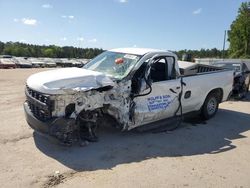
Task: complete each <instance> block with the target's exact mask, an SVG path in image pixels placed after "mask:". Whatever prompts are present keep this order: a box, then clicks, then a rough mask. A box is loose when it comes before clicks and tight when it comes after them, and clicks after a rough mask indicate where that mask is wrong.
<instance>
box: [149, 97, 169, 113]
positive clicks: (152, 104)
mask: <svg viewBox="0 0 250 188" xmlns="http://www.w3.org/2000/svg"><path fill="white" fill-rule="evenodd" d="M147 100H148V101H147V102H148V104H147V105H148V110H149V111H150V112H151V111H154V110H165V109H167V107H168V106H169V105H170V104H171V103H172V102H173V100H171V96H170V95H160V96H155V97H150V98H148V99H147Z"/></svg>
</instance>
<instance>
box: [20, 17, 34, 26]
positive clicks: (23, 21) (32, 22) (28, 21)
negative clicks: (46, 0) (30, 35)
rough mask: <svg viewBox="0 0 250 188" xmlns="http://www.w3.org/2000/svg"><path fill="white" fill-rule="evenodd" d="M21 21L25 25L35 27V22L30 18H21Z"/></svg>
mask: <svg viewBox="0 0 250 188" xmlns="http://www.w3.org/2000/svg"><path fill="white" fill-rule="evenodd" d="M21 21H22V23H23V24H25V25H36V24H37V20H36V19H32V18H22V19H21Z"/></svg>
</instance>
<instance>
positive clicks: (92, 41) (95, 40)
mask: <svg viewBox="0 0 250 188" xmlns="http://www.w3.org/2000/svg"><path fill="white" fill-rule="evenodd" d="M88 42H90V43H96V42H97V39H96V38H93V39H90V40H88Z"/></svg>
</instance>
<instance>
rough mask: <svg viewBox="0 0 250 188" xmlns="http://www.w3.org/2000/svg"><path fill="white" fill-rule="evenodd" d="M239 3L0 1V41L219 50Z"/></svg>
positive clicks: (188, 0) (195, 0)
mask: <svg viewBox="0 0 250 188" xmlns="http://www.w3.org/2000/svg"><path fill="white" fill-rule="evenodd" d="M242 2H244V1H242V0H182V1H181V0H0V41H4V42H6V41H20V42H25V43H32V44H46V45H47V44H56V45H60V46H65V45H70V46H77V47H98V48H104V49H110V48H117V47H135V46H136V47H149V48H159V49H168V50H180V49H200V48H214V47H216V48H218V49H221V48H222V46H223V35H224V31H225V30H227V29H229V28H230V24H231V23H232V21H233V20H234V19H235V17H236V15H237V11H238V8H239V6H240V4H241V3H242ZM227 45H228V44H227Z"/></svg>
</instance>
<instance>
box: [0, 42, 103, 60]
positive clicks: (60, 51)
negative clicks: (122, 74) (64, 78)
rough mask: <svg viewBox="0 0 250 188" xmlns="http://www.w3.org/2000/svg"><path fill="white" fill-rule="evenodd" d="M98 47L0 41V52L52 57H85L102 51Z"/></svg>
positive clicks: (24, 55)
mask: <svg viewBox="0 0 250 188" xmlns="http://www.w3.org/2000/svg"><path fill="white" fill-rule="evenodd" d="M102 52H103V50H102V49H99V48H75V47H72V46H65V47H59V46H55V45H50V46H40V45H32V44H24V43H20V42H6V43H3V42H1V41H0V54H2V55H4V54H6V55H13V56H17V57H18V56H22V57H52V58H87V59H92V58H93V57H95V56H97V55H99V54H100V53H102Z"/></svg>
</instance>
